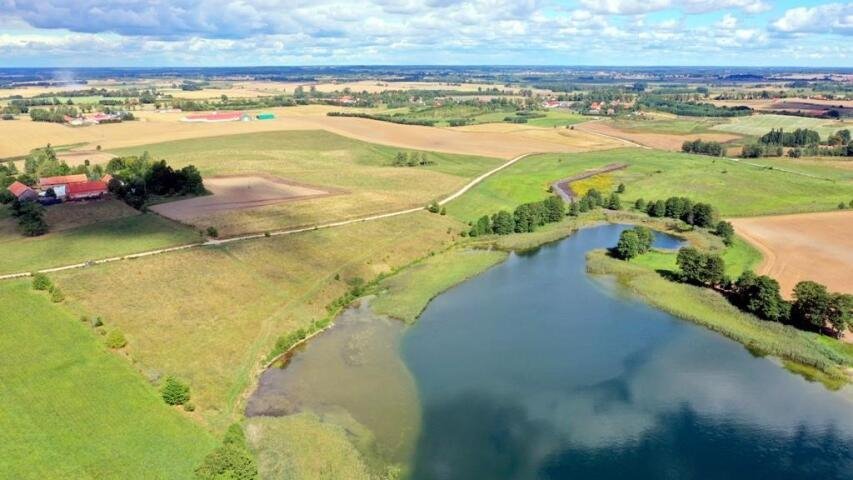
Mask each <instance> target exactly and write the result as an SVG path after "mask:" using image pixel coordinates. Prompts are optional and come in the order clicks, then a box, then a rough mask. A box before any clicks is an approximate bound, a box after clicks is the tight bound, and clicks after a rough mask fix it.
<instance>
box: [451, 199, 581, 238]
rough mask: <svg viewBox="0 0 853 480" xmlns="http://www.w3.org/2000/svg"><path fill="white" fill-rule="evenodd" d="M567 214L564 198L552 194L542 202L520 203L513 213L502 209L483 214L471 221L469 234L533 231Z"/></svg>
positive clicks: (473, 235) (502, 233)
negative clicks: (490, 213)
mask: <svg viewBox="0 0 853 480" xmlns="http://www.w3.org/2000/svg"><path fill="white" fill-rule="evenodd" d="M565 215H566V205H565V203H564V202H563V199H561V198H560V197H557V196H552V197H548V198H546V199H545V200H542V201H541V202H530V203H524V204H522V205H519V206H518V207H516V209H515V210H514V211H513V212H512V213H509V212H508V211H506V210H501V211H499V212H496V213H494V214H492V215H491V216H490V215H483V216H482V217H480V218H479V219H478V220H477V221H476V222H469V225H470V226H471V229H470V230H469V231H468V232H467V235H469V236H471V237H478V236H480V235H492V234H494V235H509V234H511V233H527V232H533V231H535V230H536V229H537V228H538V227H541V226H543V225H545V224H548V223H555V222H559V221H560V220H562V219H563V217H564V216H565Z"/></svg>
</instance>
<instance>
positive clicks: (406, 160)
mask: <svg viewBox="0 0 853 480" xmlns="http://www.w3.org/2000/svg"><path fill="white" fill-rule="evenodd" d="M392 165H394V166H395V167H419V166H420V167H423V166H427V165H435V161H433V160H429V159H428V158H427V154H426V153H423V152H420V153H419V152H409V153H408V154H407V153H406V152H397V154H396V155H394V161H393V162H392Z"/></svg>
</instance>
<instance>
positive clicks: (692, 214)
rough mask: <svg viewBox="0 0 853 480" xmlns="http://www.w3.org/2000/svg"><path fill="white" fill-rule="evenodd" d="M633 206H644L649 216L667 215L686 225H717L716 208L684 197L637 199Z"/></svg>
mask: <svg viewBox="0 0 853 480" xmlns="http://www.w3.org/2000/svg"><path fill="white" fill-rule="evenodd" d="M634 206H635V207H636V208H637V209H638V210H643V207H645V211H646V213H647V214H648V215H649V216H650V217H656V218H661V217H669V218H675V219H678V220H681V221H683V222H684V223H686V224H688V225H693V226H695V227H701V228H711V227H713V226H716V225H717V219H718V214H717V210H716V209H715V208H714V207H713V206H712V205H710V204H708V203H702V202H697V203H693V201H692V200H690V199H689V198H686V197H669V198H667V199H666V200H657V201H651V202H648V203H645V201H644V200H643V199H638V200H637V202H636V203H635V204H634Z"/></svg>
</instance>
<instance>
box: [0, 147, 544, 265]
mask: <svg viewBox="0 0 853 480" xmlns="http://www.w3.org/2000/svg"><path fill="white" fill-rule="evenodd" d="M529 155H531V154H524V155H519V156H518V157H515V158H513V159H511V160H509V161H508V162H505V163H503V164H501V165H500V166H498V167H496V168H494V169H492V170H490V171H488V172H486V173H484V174H482V175H480V176H479V177H477V178H475V179H473V180H471V181H470V182H468V183H467V184H465V185H464V186H463V187H462V188H460V189H459V190H457V191H456V192H454V193H452V194H450V195H448V196H447V197H445V198H444V199H442V200H440V201H438V202H437V203H438V204H439V205H445V204H447V203H448V202H450V201H452V200H454V199H456V198H458V197H460V196H461V195H463V194H464V193H465V192H467V191H468V190H470V189H471V188H473V187H474V186H476V185H477V184H478V183H480V182H482V181H483V180H485V179H486V178H488V177H489V176H491V175H494V174H495V173H497V172H499V171H501V170H503V169H505V168H507V167H509V166H511V165H513V164H514V163H516V162H518V161H519V160H521V159H523V158H525V157H527V156H529ZM423 210H424V207H416V208H408V209H404V210H397V211H393V212H387V213H380V214H375V215H368V216H365V217H360V218H354V219H350V220H341V221H337V222H329V223H322V224H318V225H312V226H308V227H301V228H292V229H284V230H276V231H272V232H265V233H255V234H249V235H239V236H235V237H229V238H224V239H208V240H206V241H205V242H196V243H190V244H186V245H179V246H176V247H169V248H160V249H155V250H148V251H144V252H139V253H132V254H128V255H122V256H116V257H109V258H103V259H99V260H91V261H88V262H81V263H75V264H71V265H64V266H60V267H53V268H46V269H41V270H37V271H38V272H41V273H55V272H62V271H66V270H74V269H79V268H86V267H91V266H93V265H102V264H106V263H113V262H118V261H122V260H134V259H137V258H143V257H148V256H152V255H159V254H164V253H171V252H179V251H182V250H187V249H190V248H196V247H201V246H216V245H223V244H229V243H234V242H241V241H244V240H252V239H256V238H265V237H278V236H282V235H292V234H296V233H302V232H308V231H314V230H321V229H327V228H334V227H341V226H345V225H351V224H354V223H362V222H369V221H374V220H382V219H385V218H391V217H397V216H400V215H406V214H409V213H415V212H422V211H423ZM30 275H31V272H18V273H10V274H4V275H0V280H11V279H16V278H24V277H29V276H30Z"/></svg>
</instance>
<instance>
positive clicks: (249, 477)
mask: <svg viewBox="0 0 853 480" xmlns="http://www.w3.org/2000/svg"><path fill="white" fill-rule="evenodd" d="M195 478H197V479H199V480H221V479H229V480H253V479H256V478H258V466H257V464H256V463H255V459H254V458H252V455H251V454H250V453H249V452H248V451H247V450H246V448H245V447H241V446H237V445H232V444H224V445H222V446H220V447H217V448H216V449H215V450H214V451H212V452H210V453H209V454H208V455H207V456H206V457H205V458H204V461H203V462H202V464H201V465H199V466H198V468H196V470H195Z"/></svg>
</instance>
